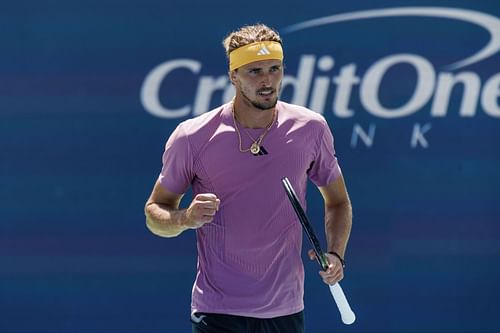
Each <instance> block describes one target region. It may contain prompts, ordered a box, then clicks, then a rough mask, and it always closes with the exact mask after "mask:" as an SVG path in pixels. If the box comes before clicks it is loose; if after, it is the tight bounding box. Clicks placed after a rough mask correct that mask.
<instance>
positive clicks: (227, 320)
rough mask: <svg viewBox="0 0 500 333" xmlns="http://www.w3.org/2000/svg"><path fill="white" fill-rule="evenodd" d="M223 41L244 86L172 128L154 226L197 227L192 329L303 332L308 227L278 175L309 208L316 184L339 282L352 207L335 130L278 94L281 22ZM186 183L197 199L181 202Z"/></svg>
mask: <svg viewBox="0 0 500 333" xmlns="http://www.w3.org/2000/svg"><path fill="white" fill-rule="evenodd" d="M223 44H224V47H225V49H226V53H227V56H228V59H229V79H230V80H231V82H232V84H233V85H234V87H235V90H236V95H235V97H234V99H233V100H232V101H231V102H229V103H227V104H224V105H222V106H220V107H218V108H216V109H214V110H212V111H210V112H207V113H205V114H203V115H201V116H198V117H196V118H193V119H189V120H186V121H184V122H182V123H180V124H179V125H178V126H177V128H176V129H175V131H174V132H173V133H172V135H171V136H170V138H169V139H168V141H167V143H166V148H165V152H164V154H163V168H162V170H161V173H160V175H159V178H158V180H157V182H156V184H155V186H154V188H153V191H152V194H151V196H150V198H149V200H148V201H147V203H146V207H145V213H146V221H147V226H148V228H149V229H150V230H151V232H153V233H154V234H156V235H159V236H162V237H175V236H177V235H179V234H180V233H181V232H183V231H185V230H187V229H196V235H197V248H198V267H197V274H196V280H195V282H194V286H193V289H192V303H191V322H192V331H193V332H200V333H201V332H203V333H215V332H217V333H222V332H224V333H228V332H234V333H245V332H259V333H260V332H262V333H267V332H269V333H271V332H272V333H298V332H304V315H303V309H304V304H303V294H304V268H303V263H302V260H301V247H302V227H301V225H300V223H299V222H298V221H297V217H296V215H295V212H294V211H293V208H292V206H291V204H290V202H289V201H288V198H287V196H286V194H285V192H284V190H283V188H282V184H281V178H282V177H288V179H289V180H290V182H291V183H292V185H293V187H294V188H295V190H296V192H297V195H298V197H299V199H300V201H301V204H302V205H304V207H305V204H306V202H305V196H306V184H307V180H308V179H310V180H311V181H312V182H313V183H314V184H315V185H316V186H317V187H318V188H319V191H320V192H321V194H322V196H323V199H324V204H325V230H326V236H327V246H328V249H327V251H328V252H329V253H328V254H327V257H328V261H329V263H330V267H329V269H328V270H327V271H325V272H323V271H321V272H320V275H321V277H322V278H323V281H324V282H325V283H327V284H330V285H331V284H334V283H336V282H338V281H339V280H341V279H342V278H343V266H344V265H343V258H344V253H345V250H346V246H347V242H348V238H349V234H350V230H351V224H352V214H351V204H350V200H349V197H348V195H347V191H346V188H345V185H344V180H343V177H342V173H341V170H340V167H339V164H338V162H337V158H336V157H335V151H334V145H333V136H332V133H331V131H330V129H329V127H328V124H327V123H326V121H325V119H324V118H323V117H322V116H321V115H319V114H317V113H315V112H312V111H310V110H308V109H306V108H304V107H301V106H298V105H292V104H287V103H285V102H282V101H279V93H280V88H281V82H282V79H283V48H282V41H281V38H280V36H279V35H278V33H277V32H276V31H274V30H272V29H270V28H269V27H267V26H265V25H262V24H257V25H252V26H243V27H241V28H240V29H239V30H237V31H234V32H232V33H230V34H229V35H228V36H227V37H226V38H225V39H224V42H223ZM189 187H191V188H192V190H193V196H194V198H193V199H192V202H191V203H190V205H189V206H188V207H187V208H185V209H181V208H180V207H179V202H180V200H181V198H182V196H183V195H184V193H185V192H186V191H187V190H188V188H189ZM309 255H310V257H311V259H314V254H313V252H312V251H310V252H309Z"/></svg>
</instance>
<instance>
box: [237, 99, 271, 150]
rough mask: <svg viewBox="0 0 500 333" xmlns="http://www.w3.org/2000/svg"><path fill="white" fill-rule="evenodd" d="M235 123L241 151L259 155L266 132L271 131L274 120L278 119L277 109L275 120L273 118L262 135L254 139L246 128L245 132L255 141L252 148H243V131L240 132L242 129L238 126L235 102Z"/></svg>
mask: <svg viewBox="0 0 500 333" xmlns="http://www.w3.org/2000/svg"><path fill="white" fill-rule="evenodd" d="M232 114H233V123H234V128H235V129H236V133H237V134H238V141H239V143H240V145H239V148H240V152H242V153H246V152H247V151H249V152H251V153H252V154H254V155H257V154H258V153H259V152H260V146H261V144H262V141H263V140H264V137H265V136H266V134H267V133H268V132H269V130H270V129H271V127H272V126H273V124H274V121H275V119H276V110H273V120H271V122H270V123H269V125H267V127H266V129H265V130H264V132H262V134H261V135H259V137H258V138H257V140H256V139H254V138H253V137H252V136H251V135H250V133H248V132H247V131H246V130H245V133H247V135H248V136H249V137H250V139H252V141H253V143H252V145H251V146H250V148H247V149H243V147H242V140H241V133H240V129H239V127H238V124H237V123H236V115H235V112H234V103H233V112H232Z"/></svg>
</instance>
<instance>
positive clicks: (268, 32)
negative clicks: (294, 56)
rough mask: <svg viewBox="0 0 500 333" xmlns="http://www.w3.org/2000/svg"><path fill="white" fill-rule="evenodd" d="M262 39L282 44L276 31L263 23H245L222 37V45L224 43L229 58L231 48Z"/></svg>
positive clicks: (234, 48) (261, 40)
mask: <svg viewBox="0 0 500 333" xmlns="http://www.w3.org/2000/svg"><path fill="white" fill-rule="evenodd" d="M263 41H273V42H278V43H280V44H283V43H282V41H281V37H280V35H279V34H278V32H276V31H275V30H273V29H271V28H269V27H268V26H267V25H265V24H261V23H258V24H254V25H245V26H243V27H241V28H240V29H239V30H236V31H233V32H231V33H230V34H229V35H227V37H226V38H224V41H223V42H222V45H224V49H226V55H227V57H228V58H229V53H231V52H232V51H233V50H236V49H237V48H239V47H242V46H245V45H247V44H251V43H255V42H263Z"/></svg>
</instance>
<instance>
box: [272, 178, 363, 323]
mask: <svg viewBox="0 0 500 333" xmlns="http://www.w3.org/2000/svg"><path fill="white" fill-rule="evenodd" d="M281 183H282V184H283V187H284V188H285V192H286V194H287V195H288V199H290V202H291V204H292V206H293V209H294V210H295V213H296V214H297V217H298V218H299V221H300V224H302V227H303V228H304V231H305V233H306V235H307V238H309V241H310V242H311V244H312V246H313V249H314V252H315V253H316V260H317V261H318V264H319V265H320V266H321V268H322V269H323V270H324V271H326V270H327V269H328V260H327V258H326V256H325V254H324V252H323V250H321V246H320V244H319V241H318V238H317V237H316V234H315V233H314V230H313V227H312V225H311V222H309V219H308V218H307V215H306V213H305V212H304V209H303V208H302V206H301V205H300V202H299V199H298V198H297V195H296V194H295V191H294V189H293V187H292V184H290V181H289V180H288V178H286V177H283V178H282V179H281ZM329 287H330V292H331V294H332V296H333V299H334V300H335V303H336V304H337V308H338V309H339V312H340V316H341V318H342V322H343V323H344V324H346V325H350V324H352V323H354V321H355V320H356V315H355V314H354V312H353V311H352V309H351V307H350V306H349V302H347V298H346V297H345V294H344V291H343V290H342V288H341V287H340V284H338V283H335V284H334V285H332V286H329Z"/></svg>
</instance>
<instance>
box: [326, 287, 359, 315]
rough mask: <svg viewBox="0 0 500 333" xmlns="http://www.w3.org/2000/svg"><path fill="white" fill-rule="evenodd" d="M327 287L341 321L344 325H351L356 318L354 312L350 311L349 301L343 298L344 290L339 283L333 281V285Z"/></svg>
mask: <svg viewBox="0 0 500 333" xmlns="http://www.w3.org/2000/svg"><path fill="white" fill-rule="evenodd" d="M329 287H330V292H331V293H332V296H333V299H334V300H335V303H336V304H337V307H338V308H339V312H340V316H341V318H342V322H343V323H344V324H346V325H351V324H352V323H354V321H355V320H356V315H355V314H354V312H352V309H351V307H350V306H349V302H347V298H345V295H344V291H343V290H342V288H341V287H340V284H338V283H335V284H334V285H333V286H329Z"/></svg>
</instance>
